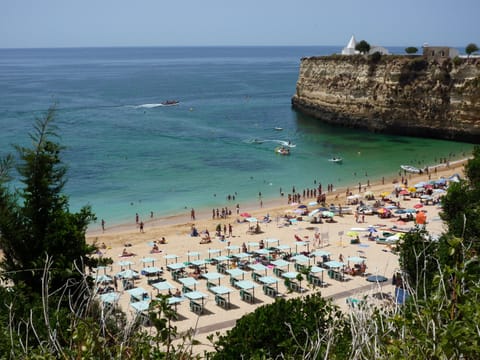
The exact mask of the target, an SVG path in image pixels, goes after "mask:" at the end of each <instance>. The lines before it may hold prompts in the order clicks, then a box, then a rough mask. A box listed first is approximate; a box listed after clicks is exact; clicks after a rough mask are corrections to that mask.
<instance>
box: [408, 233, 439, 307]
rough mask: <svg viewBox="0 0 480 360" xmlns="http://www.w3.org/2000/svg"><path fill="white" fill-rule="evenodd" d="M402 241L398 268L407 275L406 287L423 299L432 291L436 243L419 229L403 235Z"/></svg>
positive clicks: (435, 270)
mask: <svg viewBox="0 0 480 360" xmlns="http://www.w3.org/2000/svg"><path fill="white" fill-rule="evenodd" d="M402 240H403V243H402V245H401V246H400V256H399V263H400V267H401V269H402V270H403V271H404V272H405V273H406V275H407V277H406V280H407V281H408V285H409V286H410V287H411V288H412V289H413V290H414V291H415V293H416V294H417V296H418V297H420V298H424V297H425V296H428V295H429V294H430V293H431V291H432V281H433V277H434V276H435V273H436V272H437V269H438V260H437V258H436V251H437V243H436V242H435V241H432V239H430V237H429V235H428V233H427V232H426V231H425V230H424V229H419V228H417V229H416V230H415V231H411V232H409V233H408V234H405V236H404V237H403V239H402Z"/></svg>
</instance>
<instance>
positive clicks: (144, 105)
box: [132, 104, 166, 109]
mask: <svg viewBox="0 0 480 360" xmlns="http://www.w3.org/2000/svg"><path fill="white" fill-rule="evenodd" d="M162 106H166V105H164V104H142V105H133V106H132V107H133V108H135V109H154V108H157V107H162Z"/></svg>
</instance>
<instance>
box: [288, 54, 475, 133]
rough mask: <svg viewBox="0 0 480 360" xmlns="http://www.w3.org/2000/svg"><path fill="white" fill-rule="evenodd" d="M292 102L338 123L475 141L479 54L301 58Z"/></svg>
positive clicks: (305, 111) (392, 131)
mask: <svg viewBox="0 0 480 360" xmlns="http://www.w3.org/2000/svg"><path fill="white" fill-rule="evenodd" d="M457 60H458V61H457ZM292 106H293V107H294V108H295V109H296V110H298V111H300V112H302V113H305V114H307V115H310V116H313V117H315V118H318V119H320V120H322V121H325V122H328V123H332V124H337V125H342V126H348V127H358V128H367V129H369V130H371V131H378V132H386V133H394V134H402V135H412V136H421V137H432V138H442V139H452V140H457V141H468V142H475V143H479V142H480V59H456V60H453V61H452V60H450V59H446V60H442V61H439V60H431V61H427V60H425V59H423V58H421V57H407V56H382V57H375V56H370V57H364V56H337V55H333V56H328V57H310V58H303V59H302V61H301V66H300V74H299V78H298V82H297V90H296V94H295V95H294V96H293V98H292Z"/></svg>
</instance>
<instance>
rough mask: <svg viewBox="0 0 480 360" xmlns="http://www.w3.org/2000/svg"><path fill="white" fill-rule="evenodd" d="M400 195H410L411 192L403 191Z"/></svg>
mask: <svg viewBox="0 0 480 360" xmlns="http://www.w3.org/2000/svg"><path fill="white" fill-rule="evenodd" d="M399 194H400V195H409V194H410V192H409V191H408V190H406V189H403V190H402V191H400V192H399Z"/></svg>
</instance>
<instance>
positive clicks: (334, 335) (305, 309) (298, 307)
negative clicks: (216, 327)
mask: <svg viewBox="0 0 480 360" xmlns="http://www.w3.org/2000/svg"><path fill="white" fill-rule="evenodd" d="M346 325H347V322H346V320H345V319H344V318H343V316H342V313H341V312H340V310H339V309H338V307H336V306H335V305H333V304H332V303H331V301H328V300H325V299H323V298H322V297H321V296H320V295H308V296H306V297H305V298H295V299H289V300H286V299H277V300H276V301H275V302H274V303H273V304H269V305H265V306H261V307H259V308H257V309H256V310H255V312H253V313H251V314H247V315H245V316H243V317H242V318H241V319H240V320H238V321H237V324H236V325H235V327H234V328H233V329H231V330H229V331H227V333H226V335H222V336H220V337H219V339H218V340H217V341H216V342H215V343H214V346H215V348H216V350H217V352H216V353H212V354H210V355H211V358H212V359H239V358H244V359H252V358H262V357H266V358H277V357H279V356H284V357H285V358H295V359H301V358H305V354H304V352H305V351H306V349H310V350H312V347H313V346H312V344H314V343H315V342H316V340H318V337H324V336H325V334H329V337H328V339H325V343H323V344H322V345H320V349H319V353H320V354H322V355H321V356H320V358H324V357H325V355H327V354H328V355H329V356H328V357H329V358H331V355H332V354H337V355H338V354H348V353H349V351H350V345H349V344H350V332H349V329H348V327H347V326H346ZM210 339H211V340H212V339H213V337H210ZM328 341H331V343H330V344H329V345H330V348H327V342H328ZM332 342H333V344H332ZM309 345H310V346H309ZM317 350H318V349H317ZM329 351H330V353H329Z"/></svg>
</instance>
